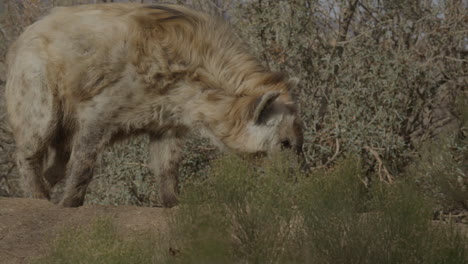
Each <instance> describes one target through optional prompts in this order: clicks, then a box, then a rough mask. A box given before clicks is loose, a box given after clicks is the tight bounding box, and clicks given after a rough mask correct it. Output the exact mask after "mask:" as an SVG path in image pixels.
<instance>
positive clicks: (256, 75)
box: [135, 5, 288, 96]
mask: <svg viewBox="0 0 468 264" xmlns="http://www.w3.org/2000/svg"><path fill="white" fill-rule="evenodd" d="M135 18H136V21H137V22H138V25H139V27H141V29H144V30H143V31H141V32H142V34H144V35H146V36H145V37H140V38H138V39H142V40H146V42H145V43H143V44H141V46H142V49H141V51H142V53H141V56H148V54H151V53H152V52H154V46H153V45H151V44H150V43H151V42H148V41H147V40H149V39H150V40H151V39H152V40H155V39H156V40H157V43H158V45H160V46H161V51H162V54H163V55H164V56H166V59H167V60H168V61H169V63H170V64H172V66H174V67H175V68H177V69H179V68H183V67H184V66H188V68H191V69H189V70H188V71H190V70H193V71H196V73H195V74H194V75H193V76H194V77H195V78H196V79H198V80H200V81H201V82H203V83H204V84H205V85H207V87H209V88H214V89H219V90H221V91H220V92H222V93H226V94H228V95H236V96H243V95H259V94H263V93H265V92H268V91H278V92H281V93H284V94H287V91H288V83H287V81H286V78H285V76H284V75H283V74H281V73H277V72H271V71H269V70H268V69H266V67H264V66H263V65H262V64H261V63H260V62H259V61H258V60H257V59H256V58H255V57H254V56H252V55H251V53H250V52H249V51H248V50H247V47H246V46H245V44H244V43H243V42H242V41H241V40H240V39H239V37H238V36H237V35H236V34H235V33H234V32H233V30H232V29H231V28H230V27H232V26H230V25H229V24H228V23H226V22H224V21H223V20H222V19H220V18H216V17H213V16H209V15H206V14H204V13H201V12H197V11H194V10H192V9H188V8H185V7H183V6H178V5H149V6H143V7H140V8H139V9H138V11H137V12H136V14H135ZM147 34H150V35H149V36H148V35H147ZM180 65H182V67H181V66H180ZM169 67H171V65H169Z"/></svg>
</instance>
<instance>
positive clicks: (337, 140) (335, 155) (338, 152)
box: [312, 139, 340, 170]
mask: <svg viewBox="0 0 468 264" xmlns="http://www.w3.org/2000/svg"><path fill="white" fill-rule="evenodd" d="M335 142H336V143H335V146H336V148H335V154H333V156H332V157H331V158H330V159H329V160H327V162H325V164H322V165H320V166H317V167H315V168H312V169H314V170H319V169H323V168H325V167H327V166H328V164H330V163H331V162H332V161H334V160H335V159H336V158H337V157H338V155H339V154H340V140H339V139H336V141H335Z"/></svg>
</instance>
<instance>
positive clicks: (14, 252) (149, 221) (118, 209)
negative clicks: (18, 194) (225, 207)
mask: <svg viewBox="0 0 468 264" xmlns="http://www.w3.org/2000/svg"><path fill="white" fill-rule="evenodd" d="M170 214H171V210H170V209H163V208H147V207H134V206H101V205H85V206H82V207H79V208H63V207H60V206H58V205H55V204H53V203H51V202H49V201H45V200H37V199H24V198H4V197H0V263H2V264H10V263H12V264H13V263H14V264H17V263H21V264H23V263H29V262H30V260H32V259H34V258H36V257H38V256H41V255H43V254H45V253H46V249H47V248H48V247H49V245H50V243H51V242H52V241H53V239H54V238H55V236H56V235H57V233H58V231H60V230H62V229H64V228H66V227H70V226H84V225H87V224H89V223H92V222H93V220H95V219H96V218H101V217H111V218H112V219H113V220H114V222H115V224H116V226H117V228H118V230H119V232H123V233H124V234H125V233H132V235H133V236H135V235H136V236H138V235H139V234H141V235H143V234H145V233H147V232H148V231H149V230H151V231H152V232H167V229H168V226H167V223H168V220H167V219H168V217H169V215H170Z"/></svg>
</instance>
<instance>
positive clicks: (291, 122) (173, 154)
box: [6, 4, 302, 207]
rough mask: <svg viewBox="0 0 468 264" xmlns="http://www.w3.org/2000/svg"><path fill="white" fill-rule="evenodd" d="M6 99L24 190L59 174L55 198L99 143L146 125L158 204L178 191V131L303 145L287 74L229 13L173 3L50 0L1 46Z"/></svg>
mask: <svg viewBox="0 0 468 264" xmlns="http://www.w3.org/2000/svg"><path fill="white" fill-rule="evenodd" d="M7 62H8V66H9V68H8V79H7V84H6V100H7V110H8V115H9V120H10V123H11V126H12V128H13V131H14V133H15V139H16V143H17V164H18V168H19V171H20V173H21V175H22V176H23V183H24V190H25V193H26V194H27V195H28V196H30V197H35V198H48V197H49V189H50V187H52V186H54V185H55V184H56V183H57V182H58V181H59V180H61V179H62V178H63V177H64V176H65V171H66V174H67V180H66V190H65V193H64V197H63V199H62V201H61V204H62V205H64V206H80V205H82V204H83V201H84V197H85V192H86V188H87V186H88V184H89V182H90V181H91V178H92V174H93V168H94V165H95V161H96V158H97V155H98V154H99V152H101V151H102V150H103V148H104V147H105V146H107V145H109V144H110V143H112V142H113V141H115V140H116V139H119V138H122V137H126V136H130V135H135V134H138V133H147V134H149V135H150V139H151V143H150V151H151V166H152V168H153V171H154V173H155V174H156V175H158V176H159V177H160V179H161V180H160V190H159V193H160V198H161V201H162V203H163V205H164V206H166V207H171V206H173V205H175V204H176V203H177V197H176V196H177V190H178V187H177V167H178V164H179V161H180V159H181V149H182V146H183V141H184V137H185V136H186V134H187V132H188V131H189V130H196V131H199V132H201V134H202V135H204V136H207V137H209V138H211V139H212V140H213V142H215V143H217V144H218V145H219V146H222V147H227V148H228V149H232V150H234V151H238V152H248V153H257V152H264V153H268V152H271V151H276V150H279V149H281V147H295V148H296V149H297V150H298V151H300V150H301V147H302V128H301V122H300V120H299V119H298V114H297V111H296V108H295V107H294V104H293V102H292V100H291V98H290V96H289V95H288V88H289V86H290V84H289V83H288V81H287V80H286V79H285V78H284V77H283V76H282V75H281V74H278V73H272V72H269V71H268V70H267V69H265V68H264V67H263V66H262V65H261V64H260V63H259V62H258V61H257V60H256V59H255V58H254V57H252V56H251V55H250V54H249V52H247V51H246V48H245V47H244V45H243V44H242V43H241V42H240V41H239V40H238V38H237V37H236V36H235V35H234V34H233V33H232V32H231V31H230V30H229V25H227V24H225V23H224V22H222V21H220V20H219V19H215V18H212V17H209V16H207V15H205V14H203V13H199V12H196V11H194V10H191V9H188V8H186V7H182V6H176V5H152V6H145V5H139V4H103V5H82V6H75V7H60V8H55V9H53V10H52V11H51V13H50V14H49V15H48V16H46V17H44V18H43V19H41V20H39V21H37V22H36V23H34V24H33V25H31V26H29V27H28V28H27V29H26V30H25V32H24V33H23V34H22V35H21V36H20V37H19V38H18V40H17V41H16V42H15V43H14V44H13V45H12V47H11V48H10V51H9V53H8V56H7Z"/></svg>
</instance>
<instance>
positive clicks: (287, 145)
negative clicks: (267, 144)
mask: <svg viewBox="0 0 468 264" xmlns="http://www.w3.org/2000/svg"><path fill="white" fill-rule="evenodd" d="M291 147H292V146H291V142H290V141H289V139H284V140H282V141H281V149H290V148H291Z"/></svg>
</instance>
